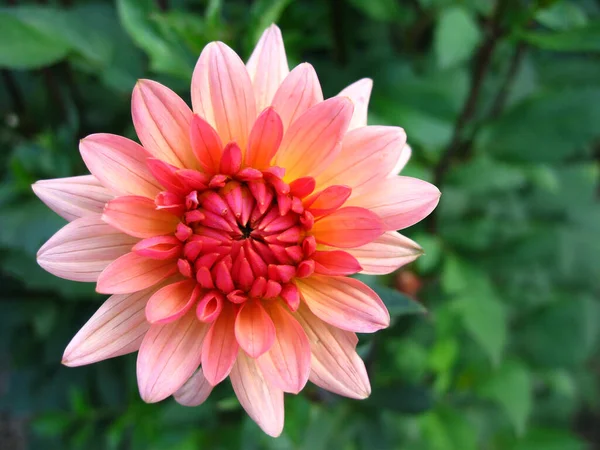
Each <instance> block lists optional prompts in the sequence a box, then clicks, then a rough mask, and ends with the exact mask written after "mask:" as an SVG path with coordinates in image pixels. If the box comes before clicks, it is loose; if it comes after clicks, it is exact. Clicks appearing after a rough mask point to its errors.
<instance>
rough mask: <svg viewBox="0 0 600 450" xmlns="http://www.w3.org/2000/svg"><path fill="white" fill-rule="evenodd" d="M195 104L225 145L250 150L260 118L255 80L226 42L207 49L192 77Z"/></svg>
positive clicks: (213, 43)
mask: <svg viewBox="0 0 600 450" xmlns="http://www.w3.org/2000/svg"><path fill="white" fill-rule="evenodd" d="M192 104H193V106H194V112H195V113H196V114H198V115H199V116H201V117H202V118H203V119H204V120H206V121H207V122H208V123H210V124H211V125H213V126H214V127H215V128H216V130H217V131H218V133H219V136H220V137H221V139H222V141H223V142H224V143H229V142H232V141H233V142H236V143H237V144H238V145H239V146H240V148H242V149H245V148H246V141H247V139H248V135H249V134H250V128H251V127H252V124H253V123H254V120H255V119H256V104H255V101H254V92H253V91H252V81H250V76H249V75H248V71H247V70H246V66H245V65H244V63H243V62H242V60H241V59H240V58H239V56H238V55H237V54H236V53H235V52H234V51H233V50H232V49H231V48H229V47H228V46H227V45H225V44H224V43H222V42H211V43H210V44H208V45H207V46H206V47H204V50H203V51H202V54H201V55H200V58H199V60H198V63H197V64H196V68H195V69H194V75H193V77H192Z"/></svg>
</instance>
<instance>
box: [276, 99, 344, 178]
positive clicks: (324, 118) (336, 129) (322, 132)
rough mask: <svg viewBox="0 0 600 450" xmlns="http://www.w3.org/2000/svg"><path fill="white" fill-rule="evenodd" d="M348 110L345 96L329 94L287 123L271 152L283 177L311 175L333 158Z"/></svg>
mask: <svg viewBox="0 0 600 450" xmlns="http://www.w3.org/2000/svg"><path fill="white" fill-rule="evenodd" d="M276 109H277V108H276ZM352 110H353V106H352V102H351V101H350V100H348V99H347V98H341V97H336V98H330V99H328V100H325V101H324V102H321V103H318V104H316V105H315V106H313V107H312V108H310V109H308V110H307V111H305V112H304V114H302V115H301V116H300V117H299V118H298V119H297V120H296V121H295V122H294V123H293V124H292V125H291V126H290V128H289V129H288V130H287V131H286V132H285V135H284V136H283V141H282V142H281V146H280V147H279V151H278V152H277V154H276V155H275V164H276V165H278V166H281V167H283V168H285V170H286V173H285V179H286V180H289V181H292V180H295V179H296V178H300V177H303V176H306V175H310V176H315V175H317V174H318V173H320V172H322V171H323V170H324V169H325V168H326V167H327V166H328V165H329V164H330V163H331V161H333V160H334V159H335V157H336V156H337V154H338V153H339V151H340V149H341V141H342V137H343V136H344V133H345V132H346V130H347V129H348V124H349V123H350V118H351V117H352ZM280 114H281V113H280Z"/></svg>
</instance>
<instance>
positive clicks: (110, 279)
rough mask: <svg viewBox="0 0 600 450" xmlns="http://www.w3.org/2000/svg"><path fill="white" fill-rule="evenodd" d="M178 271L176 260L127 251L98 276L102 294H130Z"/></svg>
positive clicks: (97, 287)
mask: <svg viewBox="0 0 600 450" xmlns="http://www.w3.org/2000/svg"><path fill="white" fill-rule="evenodd" d="M176 271H177V265H176V263H175V261H174V260H166V261H165V260H157V259H148V258H145V257H143V256H140V255H137V254H135V253H127V254H126V255H123V256H121V257H120V258H119V259H117V260H115V261H113V262H112V263H111V264H109V266H108V267H107V268H106V269H104V271H103V272H102V273H101V274H100V276H99V277H98V284H97V286H96V291H97V292H100V293H101V294H128V293H130V292H136V291H140V290H142V289H146V288H147V287H150V286H153V285H155V284H156V283H159V282H161V281H162V280H164V279H165V278H167V277H169V276H171V275H173V274H174V273H175V272H176Z"/></svg>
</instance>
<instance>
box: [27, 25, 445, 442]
mask: <svg viewBox="0 0 600 450" xmlns="http://www.w3.org/2000/svg"><path fill="white" fill-rule="evenodd" d="M371 84H372V83H371V81H370V80H366V79H365V80H361V81H358V82H356V83H354V84H353V85H351V86H349V87H348V88H346V89H344V90H343V91H342V92H341V93H340V94H339V95H338V96H336V97H333V98H330V99H327V100H324V99H323V94H322V92H321V88H320V86H319V81H318V78H317V76H316V74H315V71H314V69H313V68H312V66H310V65H309V64H300V65H299V66H297V67H296V68H295V69H293V70H292V71H291V72H290V71H289V70H288V65H287V60H286V57H285V50H284V47H283V41H282V39H281V34H280V31H279V29H278V28H277V27H276V26H274V25H273V26H271V27H270V28H269V29H267V30H266V31H265V33H264V34H263V36H262V38H261V39H260V41H259V43H258V45H257V47H256V49H255V50H254V52H253V54H252V56H251V57H250V60H249V61H248V63H247V64H244V63H243V62H242V60H241V59H240V58H239V57H238V56H237V55H236V54H235V53H234V52H233V50H231V49H230V48H229V47H227V46H226V45H225V44H223V43H221V42H216V43H211V44H209V45H208V46H206V48H205V49H204V51H203V52H202V54H201V55H200V58H199V60H198V64H197V65H196V69H195V71H194V74H193V79H192V88H191V92H192V105H193V109H190V108H189V107H188V106H187V104H186V103H185V102H184V101H183V100H182V99H181V98H179V97H178V96H177V95H176V94H175V93H174V92H173V91H171V90H169V89H168V88H166V87H165V86H163V85H161V84H159V83H156V82H153V81H148V80H142V81H140V82H138V84H137V85H136V86H135V88H134V91H133V99H132V116H133V123H134V126H135V129H136V132H137V135H138V137H139V140H140V142H141V144H142V145H139V144H137V143H135V142H133V141H131V140H129V139H126V138H124V137H120V136H115V135H109V134H95V135H91V136H88V137H87V138H85V139H83V140H82V141H81V145H80V150H81V155H82V157H83V159H84V161H85V163H86V165H87V167H88V169H89V170H90V172H91V174H92V175H87V176H82V177H73V178H67V179H60V180H46V181H40V182H38V183H36V184H35V185H34V186H33V188H34V191H35V192H36V193H37V195H38V196H39V197H40V198H41V199H42V200H43V201H44V202H45V203H46V204H47V205H48V206H50V207H51V208H52V209H53V210H55V211H56V212H57V213H59V214H60V215H62V216H63V217H65V218H66V219H67V220H69V221H71V222H70V223H69V224H68V225H66V226H65V227H64V228H63V229H62V230H60V231H59V232H58V233H56V235H54V236H53V237H52V238H51V239H50V240H49V241H48V242H47V243H46V244H45V245H44V246H43V247H42V248H41V249H40V251H39V253H38V262H39V264H40V265H41V266H42V267H44V268H45V269H46V270H48V271H49V272H51V273H53V274H55V275H57V276H60V277H63V278H66V279H70V280H77V281H93V282H97V291H98V292H100V293H105V294H112V295H111V297H110V298H109V299H108V300H107V301H106V302H105V303H104V305H102V306H101V308H100V309H99V310H98V312H97V313H96V314H95V315H94V316H93V317H92V318H91V319H90V320H89V321H88V323H86V324H85V325H84V326H83V328H82V329H81V330H80V331H79V333H77V335H76V336H75V337H74V338H73V340H72V341H71V343H70V344H69V345H68V347H67V349H66V351H65V354H64V358H63V363H64V364H66V365H68V366H78V365H83V364H89V363H92V362H96V361H100V360H103V359H106V358H111V357H115V356H119V355H123V354H126V353H130V352H134V351H139V353H138V359H137V378H138V384H139V389H140V394H141V396H142V398H143V399H144V400H145V401H147V402H157V401H160V400H163V399H165V398H167V397H169V396H170V395H173V396H174V397H175V399H176V400H177V401H178V402H180V403H182V404H184V405H189V406H192V405H199V404H200V403H202V402H203V401H204V400H205V399H206V398H207V396H208V395H209V393H210V391H211V390H212V388H213V386H215V385H217V384H218V383H220V382H221V381H223V380H224V379H225V378H227V377H229V378H230V380H231V383H232V385H233V388H234V390H235V393H236V395H237V397H238V398H239V400H240V403H241V404H242V406H243V407H244V408H245V410H246V411H247V412H248V414H249V415H250V416H251V417H252V418H253V419H254V420H255V421H256V422H257V423H258V425H259V426H260V427H261V428H262V429H263V430H264V431H265V432H267V433H268V434H270V435H272V436H277V435H279V433H280V432H281V430H282V427H283V393H284V392H290V393H298V392H299V391H300V390H302V388H303V387H304V386H305V384H306V383H307V381H308V380H311V381H312V382H313V383H315V384H317V385H318V386H320V387H322V388H324V389H328V390H330V391H332V392H335V393H338V394H340V395H344V396H348V397H353V398H364V397H367V396H368V395H369V393H370V386H369V380H368V377H367V373H366V371H365V367H364V365H363V363H362V361H361V360H360V358H359V356H358V355H357V353H356V351H355V347H356V343H357V338H356V334H355V333H356V332H361V333H368V332H374V331H376V330H379V329H381V328H385V327H386V326H388V324H389V315H388V312H387V310H386V308H385V306H384V304H383V303H382V301H381V300H380V299H379V297H378V296H377V294H376V293H375V292H374V291H373V290H371V289H370V288H369V287H368V286H366V285H365V284H363V283H362V282H360V281H358V280H356V279H354V278H349V277H348V275H351V274H354V273H358V272H363V273H371V274H385V273H390V272H392V271H393V270H395V269H397V268H398V267H400V266H401V265H403V264H406V263H407V262H410V261H412V260H414V259H415V258H416V257H417V256H419V254H420V253H421V252H420V248H419V246H418V245H417V244H415V243H414V242H413V241H411V240H409V239H407V238H405V237H403V236H401V235H400V234H399V233H397V232H396V231H395V230H398V229H402V228H405V227H408V226H410V225H413V224H414V223H416V222H418V221H420V220H421V219H423V218H424V217H425V216H427V215H428V214H429V213H430V212H431V211H432V210H433V209H434V208H435V206H436V205H437V202H438V198H439V195H440V194H439V191H438V190H437V189H436V188H435V187H434V186H432V185H431V184H429V183H426V182H424V181H420V180H417V179H413V178H408V177H401V176H397V175H396V174H397V173H398V172H399V170H400V169H401V168H402V166H403V165H404V164H405V163H406V161H407V160H408V157H409V156H410V149H409V148H408V147H407V146H406V145H405V134H404V131H403V130H402V129H401V128H397V127H382V126H366V116H367V104H368V99H369V95H370V91H371Z"/></svg>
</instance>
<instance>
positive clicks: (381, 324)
mask: <svg viewBox="0 0 600 450" xmlns="http://www.w3.org/2000/svg"><path fill="white" fill-rule="evenodd" d="M296 283H297V286H298V289H299V290H300V295H301V297H302V299H303V300H304V302H305V303H306V305H307V306H308V307H309V308H310V310H311V311H312V312H313V313H314V314H315V315H316V316H317V317H318V318H319V319H321V320H324V321H325V322H327V323H329V324H330V325H333V326H335V327H338V328H341V329H342V330H348V331H355V332H359V333H372V332H374V331H377V330H381V329H382V328H386V327H388V326H389V324H390V315H389V313H388V310H387V308H386V307H385V305H384V304H383V302H382V301H381V299H380V298H379V296H378V295H377V294H376V293H375V291H373V289H371V288H370V287H369V286H367V285H366V284H364V283H363V282H362V281H359V280H357V279H354V278H348V277H332V276H323V275H312V276H311V277H310V278H306V279H298V280H296Z"/></svg>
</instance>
